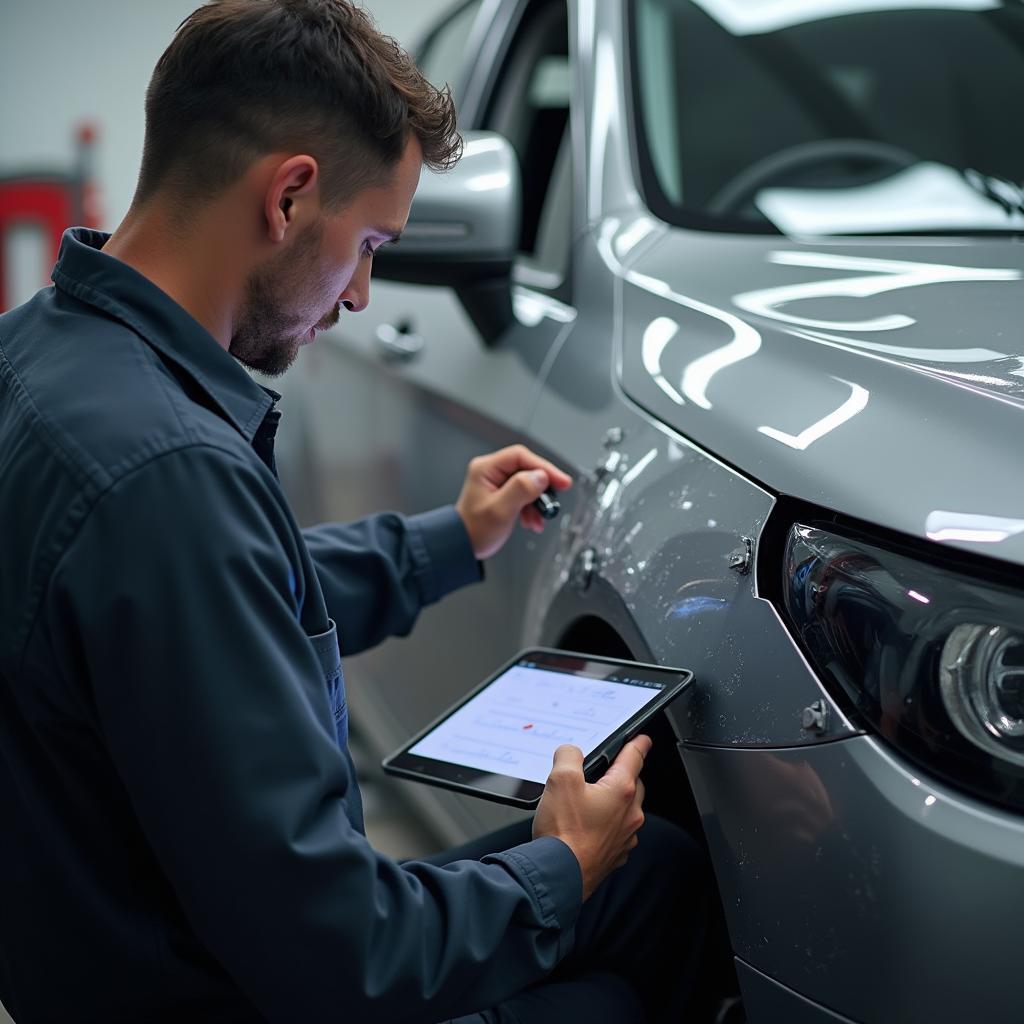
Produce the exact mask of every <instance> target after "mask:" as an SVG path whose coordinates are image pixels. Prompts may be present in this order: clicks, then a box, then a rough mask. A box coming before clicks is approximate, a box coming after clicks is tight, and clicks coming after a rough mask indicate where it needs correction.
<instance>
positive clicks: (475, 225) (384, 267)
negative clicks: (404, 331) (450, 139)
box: [374, 132, 522, 342]
mask: <svg viewBox="0 0 1024 1024" xmlns="http://www.w3.org/2000/svg"><path fill="white" fill-rule="evenodd" d="M464 138H465V148H464V150H463V156H462V159H461V160H460V161H459V162H458V163H457V164H456V165H455V167H454V168H452V170H450V171H448V172H447V173H444V174H436V173H434V172H433V171H431V170H429V169H428V168H424V170H423V174H422V177H421V178H420V186H419V188H418V189H417V191H416V195H415V198H414V199H413V202H412V209H411V210H410V212H409V222H408V224H406V226H405V231H403V232H402V241H401V242H400V243H399V244H398V245H397V246H387V247H386V248H385V249H383V250H381V252H379V253H378V254H377V258H376V259H375V261H374V274H375V275H376V276H377V277H381V278H385V279H386V280H391V281H406V282H409V283H412V284H433V285H447V286H449V287H452V288H455V290H456V292H457V293H458V295H459V298H460V299H461V300H462V302H463V304H464V305H465V307H466V310H467V312H468V313H469V315H470V316H471V318H472V319H473V322H474V323H475V324H476V326H477V328H478V330H479V331H480V332H481V334H483V336H484V339H485V340H486V341H488V342H492V341H494V340H496V339H497V337H498V336H499V335H500V334H501V333H502V332H503V331H504V329H505V328H506V327H507V326H508V325H509V324H510V323H511V322H512V319H513V314H512V298H511V296H512V292H511V273H512V263H513V261H514V260H515V258H516V252H517V250H518V247H519V228H520V217H521V215H522V197H521V183H520V173H519V161H518V158H517V157H516V153H515V150H513V149H512V146H511V145H510V144H509V143H508V142H507V141H506V140H505V139H504V138H502V136H500V135H497V134H495V133H494V132H466V133H465V136H464Z"/></svg>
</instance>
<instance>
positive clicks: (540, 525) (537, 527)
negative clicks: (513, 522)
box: [519, 505, 544, 533]
mask: <svg viewBox="0 0 1024 1024" xmlns="http://www.w3.org/2000/svg"><path fill="white" fill-rule="evenodd" d="M519 522H520V523H522V524H523V527H524V528H525V529H527V530H532V531H533V532H534V533H543V532H544V517H543V516H542V515H541V514H540V513H539V512H538V511H537V510H536V509H535V508H534V507H533V506H532V505H526V506H524V507H523V508H522V509H521V510H520V512H519Z"/></svg>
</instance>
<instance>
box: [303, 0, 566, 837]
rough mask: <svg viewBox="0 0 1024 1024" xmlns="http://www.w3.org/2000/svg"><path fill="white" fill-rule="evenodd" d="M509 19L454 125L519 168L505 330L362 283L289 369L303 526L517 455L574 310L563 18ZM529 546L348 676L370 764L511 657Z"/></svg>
mask: <svg viewBox="0 0 1024 1024" xmlns="http://www.w3.org/2000/svg"><path fill="white" fill-rule="evenodd" d="M474 8H478V10H475V11H474ZM508 9H509V5H504V7H503V8H502V10H505V11H506V12H507V11H508ZM489 13H493V12H491V10H490V8H488V7H484V6H482V5H480V4H478V3H476V4H473V3H471V4H468V5H464V6H462V7H460V8H458V9H457V10H456V12H455V14H454V15H453V17H452V19H451V20H449V21H448V22H446V23H445V24H443V25H442V26H441V28H440V29H439V30H437V31H436V32H435V33H434V34H433V35H432V37H431V40H432V41H431V44H430V46H429V47H428V51H427V54H426V56H425V58H424V59H423V63H424V65H425V67H426V70H427V71H428V73H430V71H431V68H432V67H433V64H432V58H431V53H432V52H434V53H443V54H450V53H451V52H453V50H454V51H458V50H459V49H460V48H461V49H465V46H466V45H467V44H466V43H465V42H464V43H462V44H459V43H458V42H457V37H460V34H461V38H462V39H463V40H470V39H472V38H474V35H473V34H474V33H475V32H478V31H480V30H481V29H480V26H481V25H483V27H484V28H483V30H484V31H486V30H487V29H489V28H493V25H494V24H495V22H494V21H488V20H486V17H487V15H488V14H489ZM516 13H517V16H516V17H514V18H511V19H508V18H506V19H505V21H504V22H498V24H499V26H500V25H508V26H509V38H508V40H507V42H506V45H505V46H504V47H503V50H504V53H505V58H504V61H503V62H502V65H501V67H499V68H498V69H497V73H496V74H495V75H494V76H493V77H492V80H491V84H490V85H489V86H488V91H487V94H486V96H478V97H477V103H476V109H477V110H478V111H479V117H478V118H477V119H476V124H475V125H471V127H487V128H493V129H496V130H502V132H503V134H506V136H507V137H508V138H509V141H510V142H511V143H512V145H513V146H514V147H515V149H516V152H517V154H518V156H519V162H520V166H521V168H522V170H523V178H522V186H523V187H522V196H523V210H522V230H521V238H520V248H521V254H520V257H519V259H518V260H517V265H516V268H515V276H514V281H513V282H509V283H507V286H508V287H511V289H512V308H513V313H514V316H513V317H512V318H511V321H510V323H509V324H508V325H506V326H504V328H503V329H502V330H501V331H500V333H498V334H497V335H487V334H485V333H482V332H481V330H479V329H478V327H477V326H476V324H475V323H474V319H473V317H472V316H471V315H470V313H468V312H467V309H466V307H465V306H464V304H463V302H462V301H461V300H460V298H459V296H458V295H457V294H456V292H455V290H454V289H452V288H448V287H438V286H432V285H414V284H407V283H398V282H394V281H380V280H377V279H375V280H374V284H373V291H372V297H371V303H370V307H369V308H368V309H367V310H366V311H365V312H363V313H361V314H359V315H358V316H349V317H345V318H343V320H342V322H341V324H339V326H338V327H337V328H335V329H334V330H333V331H331V332H328V333H327V334H326V335H324V336H323V337H322V338H321V340H320V343H319V344H318V345H317V346H316V347H315V349H314V350H312V351H310V352H309V353H308V358H306V359H305V360H304V363H305V365H304V367H303V379H302V382H301V392H302V395H303V406H304V409H303V420H304V423H305V428H304V435H305V436H304V437H303V438H302V444H301V445H300V448H301V452H302V454H301V455H300V456H299V457H298V458H297V459H296V460H295V461H296V465H298V466H299V467H300V472H299V474H298V475H299V476H300V477H301V478H300V479H294V480H292V482H291V484H290V489H291V490H292V492H293V496H294V497H295V500H296V505H297V507H298V509H299V513H300V516H301V517H302V518H303V519H304V520H307V521H313V520H320V519H351V518H355V517H357V516H360V515H363V514H366V513H368V512H371V511H375V510H378V509H381V508H395V509H398V510H400V511H403V512H416V511H421V510H424V509H428V508H432V507H436V506H438V505H442V504H445V503H449V502H452V501H453V500H454V499H455V497H456V496H457V494H458V490H459V487H460V485H461V482H462V479H463V475H464V473H465V469H466V464H467V463H468V461H469V460H470V459H471V458H472V457H473V456H474V455H478V454H481V453H483V452H486V451H490V450H493V449H495V448H498V447H501V446H504V445H507V444H510V443H514V442H516V441H519V440H522V431H523V428H524V425H525V423H526V422H527V420H528V418H529V414H530V410H531V408H532V405H533V403H534V401H535V399H536V396H537V393H538V386H539V382H540V380H541V379H542V377H543V374H544V372H546V369H547V366H548V365H549V363H550V360H551V358H552V357H553V355H554V353H555V352H556V351H557V346H558V344H559V341H560V339H561V338H562V337H564V334H565V332H566V331H567V330H568V329H569V327H570V326H571V322H572V319H573V317H574V311H573V310H572V308H571V307H570V306H569V305H568V304H567V303H566V302H565V301H563V299H564V296H563V297H560V295H561V292H560V289H561V288H562V287H563V284H564V281H565V279H566V273H565V271H566V262H567V254H568V246H569V237H570V232H569V225H568V209H569V205H570V199H571V178H570V176H571V167H570V164H571V158H570V154H569V149H568V141H567V140H568V132H567V124H568V109H569V92H568V89H569V75H568V56H567V53H568V48H567V45H568V26H567V17H566V8H565V3H564V0H558V2H556V3H532V4H526V5H518V6H517V8H516ZM481 19H485V20H481ZM467 25H468V26H469V27H468V28H467ZM474 26H475V27H474ZM491 42H492V43H493V40H491ZM437 48H440V50H438V49H437ZM449 59H450V58H448V57H443V59H442V58H441V57H439V58H438V60H440V61H441V63H442V64H443V63H445V62H447V60H449ZM464 127H465V126H464ZM563 221H564V222H563ZM530 543H531V542H530V538H529V536H528V535H524V534H520V533H519V532H518V531H517V533H516V535H514V537H513V540H512V541H511V542H510V543H509V544H508V545H507V547H506V549H505V550H504V551H503V552H502V553H501V555H500V556H498V557H496V558H495V559H492V560H491V562H490V563H489V564H488V567H487V583H486V585H484V586H482V587H474V588H470V589H468V590H465V591H463V592H461V593H458V594H455V595H452V596H451V597H449V598H448V599H447V600H446V601H444V602H442V603H441V604H440V605H438V606H435V607H433V608H431V609H428V610H427V611H426V612H425V613H424V616H423V618H422V620H421V622H420V624H419V625H418V627H417V629H416V630H415V631H414V633H413V634H412V635H411V636H410V637H408V638H405V639H401V640H393V641H390V642H388V643H386V644H383V645H381V647H379V648H378V649H377V650H375V651H373V652H369V653H367V654H366V655H364V656H362V657H360V658H358V659H354V660H353V661H352V662H351V663H350V665H349V667H348V674H349V678H350V682H351V686H350V689H351V690H352V696H351V700H352V704H353V716H354V719H355V721H356V722H357V723H361V724H362V726H363V728H364V730H365V731H366V733H367V734H368V738H369V740H370V743H371V746H373V747H374V748H375V751H376V752H377V753H382V752H385V751H387V750H389V749H390V748H391V747H393V746H395V745H397V744H398V743H399V742H401V741H403V740H404V739H406V738H407V737H408V736H409V735H410V734H411V733H412V732H413V731H414V730H415V729H417V728H419V727H420V726H422V725H423V724H425V723H426V722H427V721H428V720H429V719H430V718H431V717H433V716H434V715H436V714H437V713H438V712H439V711H440V710H442V709H443V708H444V707H445V706H446V705H448V704H450V703H451V702H453V701H454V700H455V699H456V698H458V697H460V696H461V695H462V694H464V693H465V692H466V691H467V690H468V689H469V688H470V687H471V686H473V685H474V684H475V683H477V682H478V681H479V680H480V679H481V678H483V677H484V675H486V674H488V673H489V672H491V671H492V670H493V669H494V668H495V667H496V666H497V665H498V664H499V663H500V662H501V661H502V660H503V659H504V658H506V657H507V656H509V655H510V654H511V653H513V652H514V651H515V650H516V649H517V647H518V645H519V639H520V635H521V632H522V629H521V625H520V623H521V620H522V617H523V613H524V594H523V591H524V587H525V578H524V573H523V570H522V565H523V556H524V555H525V554H526V546H527V545H529V544H530ZM342 643H344V641H343V640H342ZM446 796H447V795H442V794H438V799H439V800H441V801H442V803H443V802H444V801H445V798H446ZM448 800H449V803H451V802H454V801H458V798H448ZM449 812H450V814H451V815H453V816H454V818H455V819H458V820H460V821H463V822H465V821H468V820H469V819H474V818H475V816H477V815H478V814H479V815H481V816H482V817H483V818H484V819H486V818H487V814H486V811H485V809H484V805H480V804H479V802H476V806H474V807H473V810H472V811H466V810H465V809H464V808H463V807H462V806H461V804H460V805H459V806H458V807H455V808H449ZM435 819H436V815H435ZM467 827H469V828H472V827H475V825H469V826H467ZM461 828H462V827H461V826H459V827H457V828H456V829H452V828H448V829H447V830H446V831H448V833H449V834H452V835H454V834H455V833H456V831H458V830H460V829H461ZM442 830H445V829H444V828H442Z"/></svg>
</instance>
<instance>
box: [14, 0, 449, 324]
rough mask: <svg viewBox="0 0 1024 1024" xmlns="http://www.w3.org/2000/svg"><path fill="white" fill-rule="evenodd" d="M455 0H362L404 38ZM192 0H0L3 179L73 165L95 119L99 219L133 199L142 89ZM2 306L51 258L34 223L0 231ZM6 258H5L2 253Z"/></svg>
mask: <svg viewBox="0 0 1024 1024" xmlns="http://www.w3.org/2000/svg"><path fill="white" fill-rule="evenodd" d="M453 2H454V0H367V2H366V3H365V4H364V6H365V7H367V8H368V9H369V10H370V11H371V12H372V13H373V15H374V16H375V17H376V19H377V21H378V24H379V25H380V26H381V28H382V29H383V30H384V31H386V32H388V33H390V34H392V35H394V36H395V37H396V38H397V39H398V40H399V41H400V42H402V43H403V44H405V45H406V46H412V45H414V44H415V43H416V41H417V39H418V38H419V37H420V36H421V35H422V33H423V32H424V30H425V29H426V28H427V27H428V26H429V25H430V24H431V23H432V22H433V21H435V20H436V18H437V17H438V16H439V15H440V14H441V13H443V12H444V11H445V9H446V8H448V7H450V6H451V5H452V3H453ZM198 4H199V0H2V2H0V97H3V99H2V100H0V181H2V179H4V178H9V177H11V176H13V175H19V174H22V173H24V172H32V173H33V174H35V173H38V172H47V171H49V172H55V171H56V172H65V173H66V172H70V171H71V169H72V168H73V166H74V161H75V141H74V139H75V130H76V127H77V126H78V125H80V124H81V123H83V122H93V123H95V124H96V125H97V128H98V133H99V135H98V140H97V143H96V145H95V148H94V167H95V175H96V179H97V180H98V182H99V185H100V196H99V199H100V204H101V207H100V208H101V211H102V219H101V226H103V227H105V228H107V229H110V228H112V227H113V226H115V225H116V224H117V222H118V221H119V220H120V219H121V217H122V216H123V215H124V213H125V211H126V210H127V209H128V205H129V203H130V202H131V197H132V193H133V192H134V189H135V180H136V176H137V174H138V168H139V159H140V156H141V152H142V132H143V110H142V104H143V96H144V93H145V89H146V84H147V82H148V81H149V76H150V73H151V72H152V70H153V65H154V64H155V63H156V60H157V58H158V57H159V56H160V54H161V52H162V51H163V49H164V47H165V46H166V45H167V43H168V42H169V41H170V38H171V36H172V35H173V33H174V29H175V28H176V26H177V25H178V24H179V23H180V22H181V20H182V19H183V18H184V17H185V16H186V15H187V14H188V13H189V12H190V11H192V10H193V9H194V8H195V7H196V6H198ZM0 244H3V245H4V247H5V250H4V251H5V252H6V253H7V255H8V259H7V260H6V263H7V264H8V266H7V272H6V274H5V277H6V280H7V288H6V291H7V303H6V305H7V306H8V307H10V306H13V305H17V304H18V303H19V302H21V301H24V300H25V299H27V298H28V297H29V296H30V295H31V294H32V293H33V292H35V290H36V289H37V288H39V287H40V286H41V285H42V284H45V283H46V281H47V278H48V275H49V263H50V261H49V259H48V257H47V254H46V252H45V246H43V244H42V243H41V241H40V239H39V238H38V237H34V236H33V234H32V233H31V232H24V231H21V232H14V233H13V237H3V238H0ZM0 262H4V261H0Z"/></svg>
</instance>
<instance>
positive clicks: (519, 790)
mask: <svg viewBox="0 0 1024 1024" xmlns="http://www.w3.org/2000/svg"><path fill="white" fill-rule="evenodd" d="M559 659H565V660H569V659H571V660H573V661H580V660H582V661H584V662H591V663H597V664H599V665H608V666H610V667H613V668H614V667H620V666H621V667H627V668H630V669H633V670H635V671H637V673H638V675H640V676H641V677H646V678H650V677H652V676H653V677H655V681H658V682H665V683H666V686H665V689H663V690H661V691H660V693H659V694H658V696H657V697H655V698H654V700H652V701H651V702H650V703H649V704H647V705H645V706H644V707H643V708H641V709H640V710H639V711H638V712H637V713H636V714H634V715H633V716H632V717H630V718H629V719H627V720H626V721H625V722H624V723H623V724H622V725H621V726H619V728H618V729H616V730H615V731H614V732H612V733H611V734H610V735H609V736H608V737H607V738H606V739H605V740H604V741H602V742H601V743H600V744H598V746H597V747H596V748H595V749H594V750H593V751H592V752H591V753H590V754H589V755H588V756H587V758H586V760H585V761H584V763H583V769H584V772H585V773H588V774H589V772H590V771H591V770H592V769H593V768H594V767H595V765H596V764H597V763H598V762H599V761H600V760H601V757H602V755H604V754H605V753H606V752H607V753H609V754H610V757H609V759H611V757H613V756H614V753H613V752H615V751H617V750H618V748H619V747H620V746H621V745H622V744H623V743H625V742H627V741H628V740H629V739H631V738H632V737H633V736H634V735H636V734H637V733H638V732H639V731H640V729H641V728H642V726H643V725H644V723H645V722H647V720H648V719H649V718H651V717H652V716H653V715H655V714H657V713H658V712H659V711H661V710H662V709H663V708H664V707H665V706H666V705H667V704H669V703H670V702H671V701H672V700H673V699H675V697H677V696H678V695H679V694H680V693H682V691H683V690H685V689H686V687H687V686H688V685H689V684H690V683H691V682H692V680H693V673H692V672H691V671H689V670H688V669H681V668H671V667H666V666H664V665H652V664H649V663H646V662H639V661H630V660H628V659H624V658H605V657H599V656H597V655H593V654H585V653H583V652H582V651H567V650H560V649H557V648H553V647H529V648H527V649H526V650H523V651H520V652H519V653H518V654H516V655H515V656H514V657H513V658H511V659H510V660H509V661H507V662H505V664H504V665H502V666H501V667H500V668H499V669H498V670H497V671H495V672H493V673H492V674H491V675H490V676H488V677H487V678H486V679H485V680H484V681H483V682H482V683H481V684H480V685H479V686H477V687H475V688H474V689H473V690H471V691H470V692H469V693H468V694H466V696H465V697H463V698H461V699H460V700H459V701H457V702H456V703H455V704H453V705H452V706H451V707H449V708H447V709H446V710H445V711H444V712H443V713H442V714H440V715H439V716H438V717H437V718H435V719H434V721H432V722H431V723H430V724H429V725H428V726H427V727H426V728H425V729H423V730H421V731H420V732H419V733H417V735H416V736H414V737H413V738H412V739H411V740H409V741H408V742H407V743H405V744H404V745H403V746H402V747H401V748H400V749H399V750H397V751H395V753H393V754H392V755H391V756H390V757H387V758H385V759H384V761H383V762H382V767H383V768H384V771H386V772H387V773H389V774H391V775H397V776H400V777H402V778H406V779H414V780H416V781H417V782H426V783H428V784H429V785H432V786H439V787H441V788H442V789H450V790H454V791H455V792H459V793H469V794H471V795H472V796H477V797H482V798H483V799H485V800H491V801H494V802H496V803H501V804H508V805H509V806H512V807H519V808H522V809H524V810H534V809H535V808H536V807H537V804H538V803H539V802H540V798H541V796H542V795H543V793H544V785H543V783H539V782H532V781H530V780H527V779H517V778H515V777H513V776H510V775H497V774H495V773H492V772H486V771H483V770H482V769H479V768H470V767H468V766H466V765H457V764H454V763H452V762H449V761H437V760H434V759H433V758H427V757H423V756H422V755H418V754H410V752H409V751H410V749H411V748H412V747H415V746H416V744H418V743H419V742H420V741H421V740H422V739H423V738H424V737H425V736H427V735H428V734H429V733H431V732H432V731H433V730H434V729H436V728H437V727H438V726H439V725H441V724H442V723H443V722H444V721H445V720H446V719H448V718H449V717H450V716H451V715H453V714H454V713H455V712H456V711H458V710H459V708H461V707H462V706H463V705H465V704H468V703H469V702H470V701H471V700H472V699H473V698H474V697H476V696H477V694H479V693H480V692H481V691H483V690H485V689H486V688H487V687H488V686H490V685H491V684H492V683H493V682H494V681H495V680H496V679H498V678H499V677H500V676H502V675H504V674H505V673H506V672H508V671H509V669H511V668H513V667H515V666H516V665H518V664H520V663H521V662H523V661H536V662H538V663H539V664H540V665H541V666H544V665H545V663H546V664H547V665H548V666H550V667H552V668H555V669H556V670H562V671H564V665H562V666H559V665H558V661H559ZM569 674H571V673H569Z"/></svg>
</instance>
